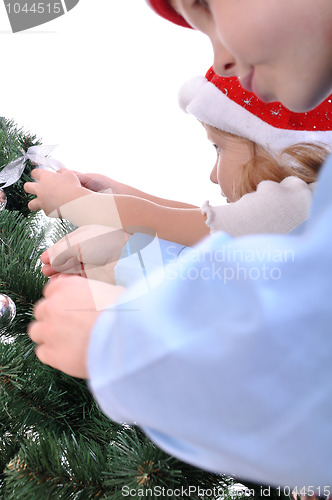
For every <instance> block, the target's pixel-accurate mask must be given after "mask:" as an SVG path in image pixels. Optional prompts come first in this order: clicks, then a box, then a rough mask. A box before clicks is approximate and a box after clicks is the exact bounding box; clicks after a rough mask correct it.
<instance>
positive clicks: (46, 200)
mask: <svg viewBox="0 0 332 500" xmlns="http://www.w3.org/2000/svg"><path fill="white" fill-rule="evenodd" d="M31 176H32V177H33V178H34V179H36V180H37V181H38V182H26V183H25V184H24V189H25V191H26V192H27V193H30V194H34V195H36V197H37V198H35V199H34V200H32V201H30V203H29V204H28V207H29V209H30V210H40V209H42V210H44V212H45V214H46V215H49V214H50V213H51V212H53V211H55V210H58V209H60V208H61V206H62V205H65V204H66V203H69V202H70V201H72V200H74V199H76V198H78V197H80V196H83V195H85V194H88V193H89V191H88V190H85V189H84V188H83V187H82V186H81V183H80V181H79V180H78V177H77V176H76V175H75V174H74V172H71V171H70V170H67V169H65V168H62V169H60V170H58V172H56V173H54V172H49V171H48V170H42V169H41V168H37V169H34V170H32V172H31Z"/></svg>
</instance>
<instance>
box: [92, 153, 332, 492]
mask: <svg viewBox="0 0 332 500" xmlns="http://www.w3.org/2000/svg"><path fill="white" fill-rule="evenodd" d="M317 191H318V193H319V196H318V193H317V194H316V200H315V205H316V206H315V207H314V209H313V214H312V217H311V219H310V220H309V222H308V223H307V224H306V226H305V228H304V229H303V231H302V232H301V233H300V234H294V235H287V236H279V235H268V236H267V235H258V236H248V237H242V238H238V239H231V238H230V237H228V236H227V235H226V234H224V233H216V234H215V235H213V236H212V237H209V238H207V239H206V240H205V241H204V242H203V243H202V244H200V245H199V246H198V247H196V248H194V249H192V250H190V251H188V252H187V253H186V255H185V256H184V257H183V258H182V259H178V260H177V261H176V262H175V263H173V264H172V263H171V264H169V265H168V266H167V267H166V268H165V273H164V278H163V280H162V282H161V283H160V284H159V285H158V286H156V287H155V288H154V289H153V290H151V291H150V292H147V293H145V294H143V295H141V296H140V297H138V298H136V299H134V300H131V298H130V297H131V295H130V293H129V292H128V301H127V302H126V301H125V300H122V304H121V305H118V306H117V308H116V309H115V310H114V307H113V308H112V310H111V309H110V310H106V311H104V312H103V313H102V314H101V315H100V317H99V320H98V322H97V323H96V325H95V327H94V329H93V332H92V335H91V343H90V351H89V373H90V382H89V383H90V387H91V390H92V392H93V394H94V396H95V398H96V400H97V401H98V402H99V404H100V406H101V408H102V409H103V411H104V412H105V413H106V414H107V415H108V416H109V417H110V418H112V419H114V420H116V421H119V422H127V423H133V422H135V423H137V424H138V425H140V426H141V427H142V428H143V429H144V431H145V432H146V433H147V434H148V435H149V436H150V437H151V439H153V440H154V441H155V442H156V443H157V444H158V445H159V446H160V447H161V448H163V449H165V450H166V451H168V452H169V453H171V454H173V455H175V456H177V457H178V458H180V459H182V460H184V461H186V462H189V463H191V464H194V465H197V466H199V467H201V468H204V469H208V470H211V471H216V472H220V473H226V474H233V475H236V476H238V477H242V478H247V479H251V480H253V481H256V482H261V483H262V484H273V485H278V484H281V485H286V486H289V487H294V486H298V487H301V486H304V485H307V486H312V487H315V488H318V487H320V488H324V487H327V488H330V486H329V485H330V484H331V465H330V464H331V449H332V385H331V380H332V363H331V354H332V336H331V324H332V305H331V304H332V301H331V297H332V257H331V246H332V230H331V228H332V202H331V200H332V196H331V193H332V161H331V158H330V160H329V162H328V163H327V165H326V167H325V169H324V171H323V173H322V176H321V178H320V182H319V186H318V189H317ZM322 491H323V490H322ZM326 492H327V490H326Z"/></svg>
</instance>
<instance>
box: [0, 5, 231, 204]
mask: <svg viewBox="0 0 332 500" xmlns="http://www.w3.org/2000/svg"><path fill="white" fill-rule="evenodd" d="M0 50H1V52H0V53H1V77H0V89H1V91H0V115H1V116H5V117H7V118H12V119H14V120H15V121H16V122H17V123H18V124H19V125H20V126H23V127H24V129H26V130H28V131H30V132H31V133H35V134H37V136H38V137H41V138H42V140H43V143H44V144H58V148H57V149H56V150H55V151H54V153H53V157H55V158H57V159H59V160H61V161H62V162H63V163H64V164H65V165H66V166H67V167H68V168H71V169H75V170H80V171H82V172H100V173H106V174H107V175H109V176H110V177H113V178H115V179H118V180H120V181H122V182H125V183H127V184H130V185H133V186H135V187H137V188H139V189H142V190H144V191H147V192H151V193H153V194H156V195H158V196H162V197H167V198H172V199H178V200H183V201H186V202H189V203H193V204H196V205H199V206H200V205H201V204H202V203H203V202H204V201H205V200H206V199H209V200H210V201H211V202H212V203H222V198H221V195H220V190H219V188H218V186H214V185H213V184H212V183H211V182H210V180H209V175H210V171H211V169H212V167H213V164H214V161H215V151H214V148H213V147H212V146H211V145H210V143H209V142H208V141H207V139H206V136H205V131H204V129H203V127H202V126H201V125H200V124H199V123H198V122H197V121H196V119H195V118H193V117H191V116H188V115H186V114H185V113H183V112H182V111H181V110H180V109H179V108H178V103H177V94H178V90H179V88H180V86H181V85H182V84H183V83H184V82H185V81H186V80H188V79H190V78H191V77H193V76H196V75H198V74H205V72H206V70H207V69H208V68H209V66H211V64H212V62H213V58H212V50H211V48H210V44H209V41H208V39H207V38H206V37H204V36H203V35H202V34H200V33H196V32H194V30H190V29H186V28H181V27H178V26H174V25H172V24H171V23H169V22H167V21H165V20H164V19H162V18H160V17H159V16H157V15H156V14H155V13H154V12H153V11H152V10H151V9H150V8H149V7H148V6H147V5H146V3H145V1H144V0H120V1H115V0H94V1H93V0H80V2H79V3H78V5H77V6H76V7H75V8H74V9H72V10H71V11H70V12H68V13H67V14H65V15H63V16H61V17H59V18H58V19H55V20H54V21H51V22H49V23H47V24H44V25H41V26H39V27H37V28H33V29H30V30H27V31H24V32H21V33H16V34H13V33H12V32H11V30H10V24H9V21H8V18H7V14H6V11H5V7H4V4H3V3H2V2H0Z"/></svg>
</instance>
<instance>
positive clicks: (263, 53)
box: [171, 0, 332, 112]
mask: <svg viewBox="0 0 332 500" xmlns="http://www.w3.org/2000/svg"><path fill="white" fill-rule="evenodd" d="M171 4H172V6H173V7H174V9H175V10H177V11H178V12H179V13H180V14H181V15H182V16H183V17H184V18H185V19H186V21H187V22H188V23H189V24H190V25H191V26H193V27H194V28H196V29H198V30H200V31H202V32H203V33H205V34H206V35H208V36H209V38H210V40H211V42H212V45H213V50H214V70H215V71H216V73H218V74H220V75H222V76H232V75H235V76H239V77H240V79H241V83H242V85H243V86H244V87H245V88H246V89H247V90H250V91H253V92H255V93H256V94H257V96H258V97H260V98H261V99H262V100H264V101H281V102H282V103H283V104H284V105H285V106H286V107H288V108H290V109H291V110H293V111H298V112H301V111H306V110H308V109H311V108H313V107H315V106H316V105H317V104H319V102H321V101H322V100H323V99H324V98H326V97H327V96H328V95H329V94H330V92H331V89H332V1H331V0H171Z"/></svg>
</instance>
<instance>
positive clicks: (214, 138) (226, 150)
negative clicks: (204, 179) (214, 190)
mask: <svg viewBox="0 0 332 500" xmlns="http://www.w3.org/2000/svg"><path fill="white" fill-rule="evenodd" d="M203 125H204V128H205V130H206V132H207V137H208V139H209V140H210V141H211V142H212V143H213V145H214V147H215V148H216V150H217V161H216V163H215V166H214V167H213V169H212V172H211V175H210V179H211V181H212V182H214V183H215V184H219V186H220V188H221V192H222V194H223V195H224V196H226V198H227V200H228V201H229V202H233V201H235V200H236V199H237V198H238V196H237V193H238V192H239V190H238V185H239V181H240V179H241V173H242V167H243V165H245V164H246V163H247V162H248V161H249V160H251V159H252V149H251V148H250V145H249V144H248V142H247V141H245V140H244V139H241V138H240V137H234V136H232V135H230V134H227V133H225V132H222V131H220V130H217V129H215V128H213V127H210V126H209V125H206V124H203Z"/></svg>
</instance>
